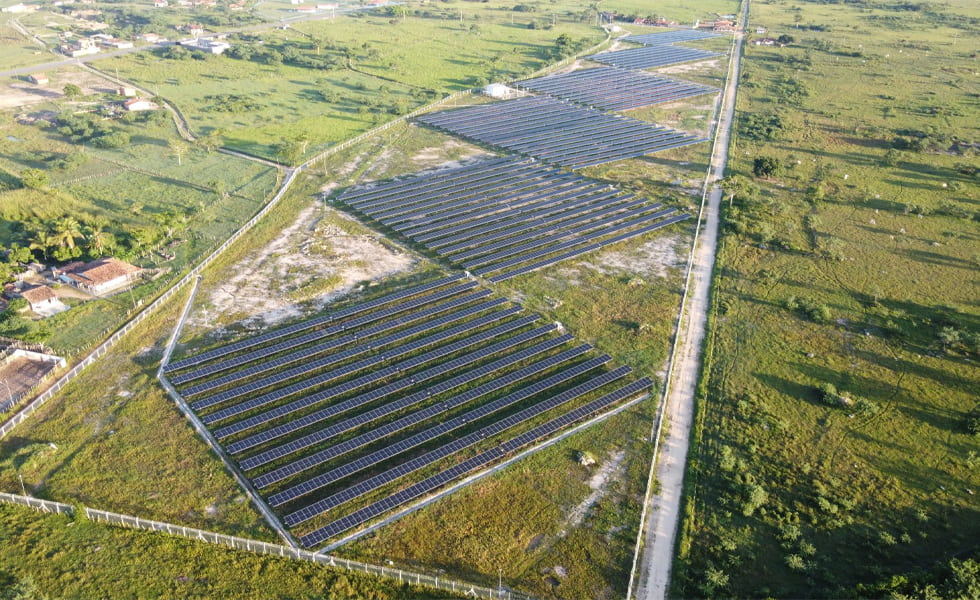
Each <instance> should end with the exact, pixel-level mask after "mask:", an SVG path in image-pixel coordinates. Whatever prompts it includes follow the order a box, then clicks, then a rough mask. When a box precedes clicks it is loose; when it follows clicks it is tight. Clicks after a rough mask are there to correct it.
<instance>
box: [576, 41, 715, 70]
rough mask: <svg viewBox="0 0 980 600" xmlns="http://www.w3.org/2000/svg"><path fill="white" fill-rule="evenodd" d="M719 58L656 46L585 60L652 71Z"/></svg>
mask: <svg viewBox="0 0 980 600" xmlns="http://www.w3.org/2000/svg"><path fill="white" fill-rule="evenodd" d="M718 56H721V55H720V54H718V53H717V52H710V51H708V50H700V49H697V48H687V47H684V46H670V45H656V46H644V47H642V48H630V49H629V50H616V51H613V52H602V53H600V54H593V55H592V56H587V57H586V58H587V59H589V60H592V61H595V62H598V63H603V64H606V65H612V66H614V67H620V68H625V69H653V68H656V67H664V66H667V65H673V64H677V63H685V62H692V61H695V60H707V59H709V58H716V57H718Z"/></svg>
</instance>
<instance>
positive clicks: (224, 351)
mask: <svg viewBox="0 0 980 600" xmlns="http://www.w3.org/2000/svg"><path fill="white" fill-rule="evenodd" d="M463 277H465V275H464V274H463V273H453V274H452V275H449V276H447V277H443V278H442V279H437V280H435V281H430V282H428V283H423V284H421V285H417V286H414V287H410V288H407V289H404V290H399V291H397V292H394V293H391V294H387V295H385V296H382V297H380V298H375V299H374V300H367V301H365V302H358V303H357V304H353V305H350V306H347V307H345V308H342V309H340V310H336V311H333V312H330V313H327V314H325V315H322V316H320V317H317V318H315V319H310V320H308V321H302V322H300V323H295V324H293V325H289V326H287V327H282V328H279V329H274V330H272V331H269V332H266V333H263V334H260V335H256V336H252V337H249V338H247V339H244V340H241V341H239V342H235V343H232V344H227V345H224V346H220V347H218V348H215V349H213V350H208V351H206V352H201V353H200V354H195V355H194V356H190V357H188V358H185V359H182V360H178V361H174V362H172V363H170V364H168V365H167V366H166V367H165V369H164V370H165V371H167V372H171V371H178V370H181V369H186V368H187V367H190V366H194V365H198V364H201V363H204V362H208V361H210V360H213V359H215V358H219V357H221V356H227V355H228V354H233V353H236V352H239V351H241V350H245V349H248V348H254V347H256V346H261V345H263V344H265V343H267V342H270V341H272V340H277V339H280V338H284V337H288V336H291V335H293V334H296V333H299V332H302V331H306V330H307V329H314V328H316V327H319V326H321V325H325V324H328V323H333V322H334V321H337V320H338V319H343V318H346V317H351V316H354V315H357V314H360V313H363V312H367V311H369V310H371V309H373V308H377V307H379V306H384V305H386V304H391V303H392V302H396V301H398V300H402V299H404V298H410V297H412V296H415V295H417V294H422V293H425V292H428V291H430V290H434V289H437V288H440V287H442V286H444V285H449V284H450V283H454V282H456V281H459V280H460V279H462V278H463Z"/></svg>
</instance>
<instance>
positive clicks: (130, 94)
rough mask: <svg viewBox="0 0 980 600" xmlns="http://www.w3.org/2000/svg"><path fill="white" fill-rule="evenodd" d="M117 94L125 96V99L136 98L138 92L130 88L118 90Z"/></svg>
mask: <svg viewBox="0 0 980 600" xmlns="http://www.w3.org/2000/svg"><path fill="white" fill-rule="evenodd" d="M116 93H117V94H119V95H120V96H123V97H126V98H135V97H136V90H135V89H134V88H130V87H121V88H118V89H117V90H116Z"/></svg>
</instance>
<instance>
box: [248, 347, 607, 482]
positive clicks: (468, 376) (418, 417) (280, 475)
mask: <svg viewBox="0 0 980 600" xmlns="http://www.w3.org/2000/svg"><path fill="white" fill-rule="evenodd" d="M571 339H572V338H571V336H568V335H566V336H562V337H560V338H554V339H551V340H547V341H545V342H542V343H539V344H536V345H534V346H531V347H530V348H526V349H524V350H521V351H519V352H515V353H514V354H512V355H511V356H508V357H507V358H505V359H501V360H498V361H494V363H491V364H490V365H484V366H483V367H479V368H476V369H473V370H471V371H468V372H465V373H463V374H462V375H457V376H456V377H453V378H452V379H450V380H449V381H448V382H443V383H441V384H438V385H437V386H433V387H432V388H428V389H426V390H422V391H420V392H416V393H414V394H411V395H409V396H407V397H405V398H401V399H399V400H396V401H394V402H390V403H388V404H386V405H384V406H381V407H378V408H377V409H375V410H373V411H368V413H363V414H361V415H357V416H355V417H352V418H350V419H347V420H345V421H343V422H341V423H337V424H336V425H333V426H331V427H328V428H326V429H325V430H321V431H318V432H316V434H313V436H306V437H307V438H311V437H312V438H313V439H312V440H305V441H304V442H303V444H302V446H300V447H303V446H308V445H310V443H316V442H319V441H322V440H323V439H329V438H330V437H333V436H336V435H337V434H339V433H342V432H344V431H348V430H350V429H354V428H356V427H359V426H361V425H363V424H365V423H369V422H371V421H373V420H376V419H378V418H381V417H384V416H388V415H390V414H393V413H394V412H397V411H400V410H404V409H405V408H408V407H409V406H412V405H413V404H416V403H418V402H420V401H422V400H425V399H428V398H430V397H431V396H433V395H435V394H441V393H444V392H446V391H449V390H451V389H453V388H456V387H459V386H460V385H464V384H466V383H469V382H471V381H475V380H477V379H480V378H482V377H485V376H487V375H489V374H490V373H493V372H496V371H498V370H500V369H503V368H506V367H511V366H513V365H514V364H515V363H517V362H519V361H522V360H526V359H528V358H531V357H533V356H535V355H537V354H541V353H542V352H547V351H548V350H552V349H554V348H557V347H558V346H561V345H562V344H565V343H567V342H568V341H570V340H571ZM588 350H589V346H587V345H586V346H579V347H578V348H575V349H573V350H568V351H566V352H562V353H560V354H558V355H555V356H552V357H549V358H547V359H545V360H542V361H539V362H538V363H535V364H534V365H532V366H533V367H534V368H533V369H532V368H531V367H525V368H523V369H520V370H518V371H515V372H513V373H509V374H507V375H504V376H502V377H500V378H497V379H496V380H495V381H494V382H492V384H487V385H483V386H480V387H478V388H476V389H477V390H481V391H480V392H479V393H474V392H473V391H470V392H466V393H464V394H461V395H459V396H456V397H454V398H450V399H448V400H447V401H445V402H439V403H437V404H432V405H430V406H427V407H425V408H423V409H420V410H417V411H415V412H413V413H410V414H408V415H406V416H404V417H402V418H400V419H397V420H395V421H393V422H391V423H387V424H385V425H382V426H380V427H376V428H375V429H372V430H370V431H368V432H366V433H363V434H361V435H358V436H355V437H353V438H350V439H347V440H344V441H343V442H340V443H338V444H335V445H333V446H330V447H329V448H326V449H324V450H321V451H319V452H316V453H314V454H311V455H309V456H305V457H303V458H301V459H299V460H296V461H294V462H292V463H290V464H288V465H285V466H283V467H279V468H278V469H275V470H273V471H270V472H268V473H265V474H263V475H259V476H258V477H256V478H255V479H254V480H253V483H254V484H255V485H256V487H259V488H263V487H267V486H269V485H271V484H272V483H275V482H277V481H281V480H283V479H285V478H287V477H291V476H293V475H295V474H297V473H300V472H302V471H305V470H307V469H310V468H312V467H314V466H317V465H320V464H323V463H325V462H327V461H329V460H332V459H334V458H337V457H338V456H342V455H344V454H346V453H348V452H351V451H353V450H355V449H357V448H360V447H362V446H365V445H367V444H369V443H371V442H375V441H377V440H380V439H382V438H384V437H387V436H389V435H392V434H394V433H396V432H398V431H401V430H403V429H405V428H407V427H411V426H413V425H418V424H420V423H423V422H425V421H427V420H428V419H430V418H432V417H434V416H436V415H439V414H442V413H444V412H447V411H450V410H453V409H454V408H457V407H459V406H462V405H463V404H466V403H469V402H471V401H472V400H473V399H475V398H479V397H480V396H483V395H485V394H487V393H491V392H492V391H495V390H500V389H501V388H502V387H503V386H505V385H510V383H513V382H515V381H520V380H522V379H525V378H527V377H529V376H530V374H533V373H536V372H538V371H539V370H541V369H544V368H550V367H553V366H555V365H558V364H561V363H562V362H565V361H567V360H571V359H572V358H575V357H577V356H580V355H581V354H583V353H585V352H587V351H588ZM544 365H547V367H545V366H544ZM433 388H437V389H433ZM297 441H298V440H297ZM286 446H288V447H289V448H288V449H287V448H285V447H286ZM287 450H288V451H287ZM294 450H295V447H294V442H290V443H289V444H284V446H280V447H278V448H275V449H273V450H272V451H270V452H265V453H263V455H266V456H263V460H271V459H275V458H280V457H281V456H283V452H284V451H287V452H286V453H287V454H288V453H289V452H291V451H294ZM245 462H246V461H243V463H242V467H243V468H247V467H245ZM253 464H254V463H253Z"/></svg>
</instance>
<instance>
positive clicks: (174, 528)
mask: <svg viewBox="0 0 980 600" xmlns="http://www.w3.org/2000/svg"><path fill="white" fill-rule="evenodd" d="M69 508H70V507H69ZM84 510H85V516H86V517H88V518H89V519H91V520H92V521H94V522H96V523H108V524H110V525H118V526H120V527H129V528H133V529H143V530H148V531H159V532H165V533H169V534H170V535H179V536H182V537H185V538H188V539H192V540H198V541H202V542H207V543H209V544H215V545H218V546H226V547H229V548H235V549H236V550H245V551H246V552H252V553H255V554H267V555H272V556H281V557H284V558H291V559H294V560H302V561H307V562H312V563H316V564H321V565H327V566H331V567H336V568H342V569H346V570H348V571H356V572H360V573H365V574H368V575H375V576H381V577H386V578H388V579H397V580H398V581H401V582H407V583H412V584H415V585H419V586H426V587H432V588H437V589H440V590H446V591H451V592H456V593H462V594H463V595H466V596H472V597H474V598H488V599H506V600H530V597H529V596H525V595H524V594H520V593H517V592H512V591H509V590H494V589H491V588H488V587H484V586H480V585H476V584H472V583H466V582H463V581H458V580H456V579H452V578H447V577H438V576H432V575H425V574H422V573H418V572H414V571H405V570H403V569H397V568H394V567H385V566H380V565H372V564H369V563H362V562H359V561H355V560H348V559H346V558H340V557H337V556H331V555H328V554H320V553H318V552H310V551H309V550H300V549H298V548H290V547H289V546H283V545H281V544H272V543H269V542H261V541H258V540H251V539H248V538H241V537H236V536H231V535H225V534H223V533H215V532H213V531H206V530H203V529H195V528H193V527H184V526H183V525H174V524H171V523H163V522H160V521H151V520H149V519H141V518H139V517H131V516H129V515H121V514H118V513H112V512H108V511H104V510H97V509H94V508H87V507H86V508H85V509H84Z"/></svg>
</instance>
